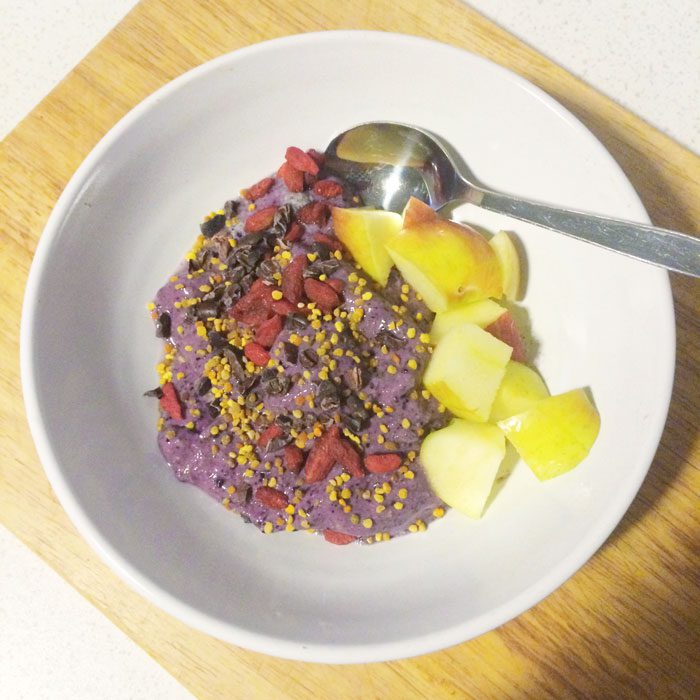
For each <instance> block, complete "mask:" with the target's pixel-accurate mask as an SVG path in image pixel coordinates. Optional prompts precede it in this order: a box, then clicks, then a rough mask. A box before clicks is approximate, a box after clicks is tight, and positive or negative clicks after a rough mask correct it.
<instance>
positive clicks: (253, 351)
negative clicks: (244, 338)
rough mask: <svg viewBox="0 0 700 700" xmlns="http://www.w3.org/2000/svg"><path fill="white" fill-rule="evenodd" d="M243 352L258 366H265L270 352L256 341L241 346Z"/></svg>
mask: <svg viewBox="0 0 700 700" xmlns="http://www.w3.org/2000/svg"><path fill="white" fill-rule="evenodd" d="M243 354H244V355H245V356H246V357H247V358H248V359H249V360H250V361H251V362H252V363H253V364H254V365H257V366H258V367H266V366H267V363H268V362H269V361H270V353H269V352H268V351H267V350H265V348H264V347H263V346H262V345H259V344H258V343H248V344H247V345H246V346H245V348H243Z"/></svg>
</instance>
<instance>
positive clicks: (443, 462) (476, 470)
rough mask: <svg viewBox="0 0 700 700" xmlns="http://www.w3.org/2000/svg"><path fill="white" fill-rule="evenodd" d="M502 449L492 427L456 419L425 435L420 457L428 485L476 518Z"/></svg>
mask: <svg viewBox="0 0 700 700" xmlns="http://www.w3.org/2000/svg"><path fill="white" fill-rule="evenodd" d="M505 451H506V447H505V440H504V439H503V434H502V433H501V431H500V430H499V429H498V428H497V427H496V426H494V425H488V424H478V423H471V422H469V421H466V420H459V419H456V420H454V421H452V423H451V424H450V425H449V426H448V427H447V428H443V429H442V430H436V431H435V432H433V433H430V435H428V437H427V438H426V439H425V440H424V441H423V445H422V447H421V452H420V459H421V462H422V463H423V466H424V467H425V473H426V476H427V477H428V481H429V482H430V485H431V486H432V488H433V490H434V491H435V493H436V494H437V495H438V496H439V497H440V498H442V500H443V501H445V503H447V505H448V506H450V507H452V508H454V509H455V510H458V511H459V512H460V513H464V514H465V515H468V516H469V517H471V518H480V517H481V514H482V512H483V510H484V506H485V505H486V501H487V500H488V497H489V494H490V493H491V489H492V488H493V482H494V481H495V479H496V475H497V474H498V468H499V466H500V464H501V461H502V460H503V457H504V455H505Z"/></svg>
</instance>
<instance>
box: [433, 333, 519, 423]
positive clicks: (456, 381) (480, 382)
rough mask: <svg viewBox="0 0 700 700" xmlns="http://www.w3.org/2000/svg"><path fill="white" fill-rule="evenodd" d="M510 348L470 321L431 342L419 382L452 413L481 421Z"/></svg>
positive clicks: (487, 415)
mask: <svg viewBox="0 0 700 700" xmlns="http://www.w3.org/2000/svg"><path fill="white" fill-rule="evenodd" d="M511 352H512V350H511V348H510V347H509V346H508V345H506V344H505V343H503V342H501V341H500V340H498V339H496V338H494V337H493V336H492V335H491V334H489V333H487V332H486V331H485V330H483V329H481V328H479V327H478V326H476V325H474V324H468V323H467V324H464V325H461V326H458V327H456V328H453V329H452V330H451V331H450V332H449V333H448V334H447V335H446V336H445V337H444V338H443V339H442V340H441V341H440V342H439V343H438V344H437V345H436V346H435V350H434V351H433V355H432V357H431V358H430V362H429V364H428V367H427V369H426V370H425V375H424V376H423V382H424V384H425V386H426V388H427V389H428V390H429V391H430V393H431V394H432V395H433V396H434V397H435V398H436V399H438V400H439V401H440V402H442V403H443V404H444V405H445V406H446V407H447V408H448V409H449V410H450V411H452V413H454V414H455V415H457V416H460V417H461V418H469V419H471V420H475V421H480V422H484V421H486V420H487V419H488V417H489V414H490V412H491V405H492V404H493V400H494V398H495V396H496V392H497V391H498V387H499V385H500V383H501V380H502V379H503V375H504V374H505V371H506V364H507V363H508V360H509V359H510V355H511Z"/></svg>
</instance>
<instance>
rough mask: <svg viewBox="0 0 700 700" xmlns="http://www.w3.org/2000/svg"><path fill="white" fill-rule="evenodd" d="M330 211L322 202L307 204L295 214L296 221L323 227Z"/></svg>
mask: <svg viewBox="0 0 700 700" xmlns="http://www.w3.org/2000/svg"><path fill="white" fill-rule="evenodd" d="M329 214H330V211H329V209H328V205H327V204H324V203H323V202H309V203H308V204H306V205H304V206H303V207H302V208H301V209H299V211H298V212H297V219H299V221H301V222H302V223H304V224H316V225H317V226H325V225H326V222H327V221H328V216H329Z"/></svg>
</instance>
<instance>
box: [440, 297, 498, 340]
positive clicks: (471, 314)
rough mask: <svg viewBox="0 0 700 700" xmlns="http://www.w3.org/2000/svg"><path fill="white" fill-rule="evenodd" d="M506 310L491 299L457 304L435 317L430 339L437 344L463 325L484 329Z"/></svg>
mask: <svg viewBox="0 0 700 700" xmlns="http://www.w3.org/2000/svg"><path fill="white" fill-rule="evenodd" d="M505 312H506V310H505V309H504V308H503V307H502V306H501V305H500V304H497V303H496V302H495V301H493V299H482V300H481V301H472V302H469V303H467V304H459V305H458V306H455V307H454V308H450V309H447V311H442V312H440V313H439V314H436V315H435V320H434V321H433V326H432V328H431V329H430V337H431V338H432V339H433V342H435V343H437V342H439V341H440V340H441V339H442V338H444V337H445V336H446V335H447V333H448V332H449V331H450V330H452V329H453V328H455V327H456V326H461V325H462V324H464V323H475V324H476V325H477V326H479V327H480V328H485V327H486V326H489V325H491V324H492V323H493V322H494V321H496V320H497V319H498V318H499V317H500V316H501V315H502V314H504V313H505Z"/></svg>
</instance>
